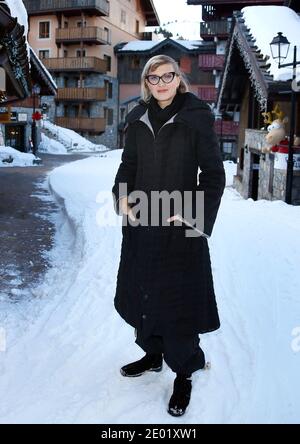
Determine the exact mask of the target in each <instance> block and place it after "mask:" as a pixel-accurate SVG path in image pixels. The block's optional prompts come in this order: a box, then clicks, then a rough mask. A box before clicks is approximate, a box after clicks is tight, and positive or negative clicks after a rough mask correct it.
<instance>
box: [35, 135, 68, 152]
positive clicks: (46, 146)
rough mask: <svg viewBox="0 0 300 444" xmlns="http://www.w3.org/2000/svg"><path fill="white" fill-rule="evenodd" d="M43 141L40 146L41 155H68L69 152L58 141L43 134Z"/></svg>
mask: <svg viewBox="0 0 300 444" xmlns="http://www.w3.org/2000/svg"><path fill="white" fill-rule="evenodd" d="M41 137H42V141H41V143H40V145H39V152H40V153H47V154H67V153H68V151H67V149H66V147H65V146H64V145H63V144H62V143H60V142H58V141H57V140H54V139H50V138H49V137H48V136H46V135H45V134H43V133H42V134H41Z"/></svg>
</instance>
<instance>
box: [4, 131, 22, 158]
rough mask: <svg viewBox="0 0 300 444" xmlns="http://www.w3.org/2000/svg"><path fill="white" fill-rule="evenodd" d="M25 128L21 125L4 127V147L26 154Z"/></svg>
mask: <svg viewBox="0 0 300 444" xmlns="http://www.w3.org/2000/svg"><path fill="white" fill-rule="evenodd" d="M24 135H25V128H24V126H22V125H5V145H6V146H10V147H11V148H14V149H15V150H18V151H21V152H23V153H24V152H26V144H25V137H24Z"/></svg>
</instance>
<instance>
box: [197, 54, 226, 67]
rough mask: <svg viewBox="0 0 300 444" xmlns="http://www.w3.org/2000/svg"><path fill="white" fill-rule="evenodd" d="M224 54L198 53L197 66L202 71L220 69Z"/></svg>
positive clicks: (222, 65)
mask: <svg viewBox="0 0 300 444" xmlns="http://www.w3.org/2000/svg"><path fill="white" fill-rule="evenodd" d="M224 62H225V56H223V55H217V54H200V55H199V58H198V66H199V68H201V69H202V70H203V71H205V70H207V71H209V70H212V69H217V70H220V71H222V69H223V67H224Z"/></svg>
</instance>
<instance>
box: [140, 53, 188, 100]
mask: <svg viewBox="0 0 300 444" xmlns="http://www.w3.org/2000/svg"><path fill="white" fill-rule="evenodd" d="M166 63H170V64H171V65H172V66H173V70H174V72H175V73H176V74H177V75H178V76H179V77H180V84H179V86H178V88H177V90H178V92H179V93H185V92H187V91H189V84H188V80H187V79H186V77H185V74H184V73H183V72H182V71H181V69H180V68H179V66H178V63H177V62H176V60H174V59H172V57H169V56H167V55H163V54H161V55H156V56H154V57H151V59H149V60H148V61H147V63H146V65H145V66H144V69H143V72H142V76H141V98H142V99H143V100H144V101H145V102H149V100H150V99H151V95H152V94H151V92H150V89H149V88H148V85H147V83H146V76H147V75H148V74H149V73H150V72H152V71H155V70H156V68H158V67H159V66H161V65H165V64H166Z"/></svg>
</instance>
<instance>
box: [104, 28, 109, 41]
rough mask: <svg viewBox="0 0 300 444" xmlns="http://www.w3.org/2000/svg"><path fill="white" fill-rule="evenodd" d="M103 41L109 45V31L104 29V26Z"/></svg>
mask: <svg viewBox="0 0 300 444" xmlns="http://www.w3.org/2000/svg"><path fill="white" fill-rule="evenodd" d="M104 40H105V41H106V42H107V43H110V34H109V29H108V28H106V27H105V26H104Z"/></svg>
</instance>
